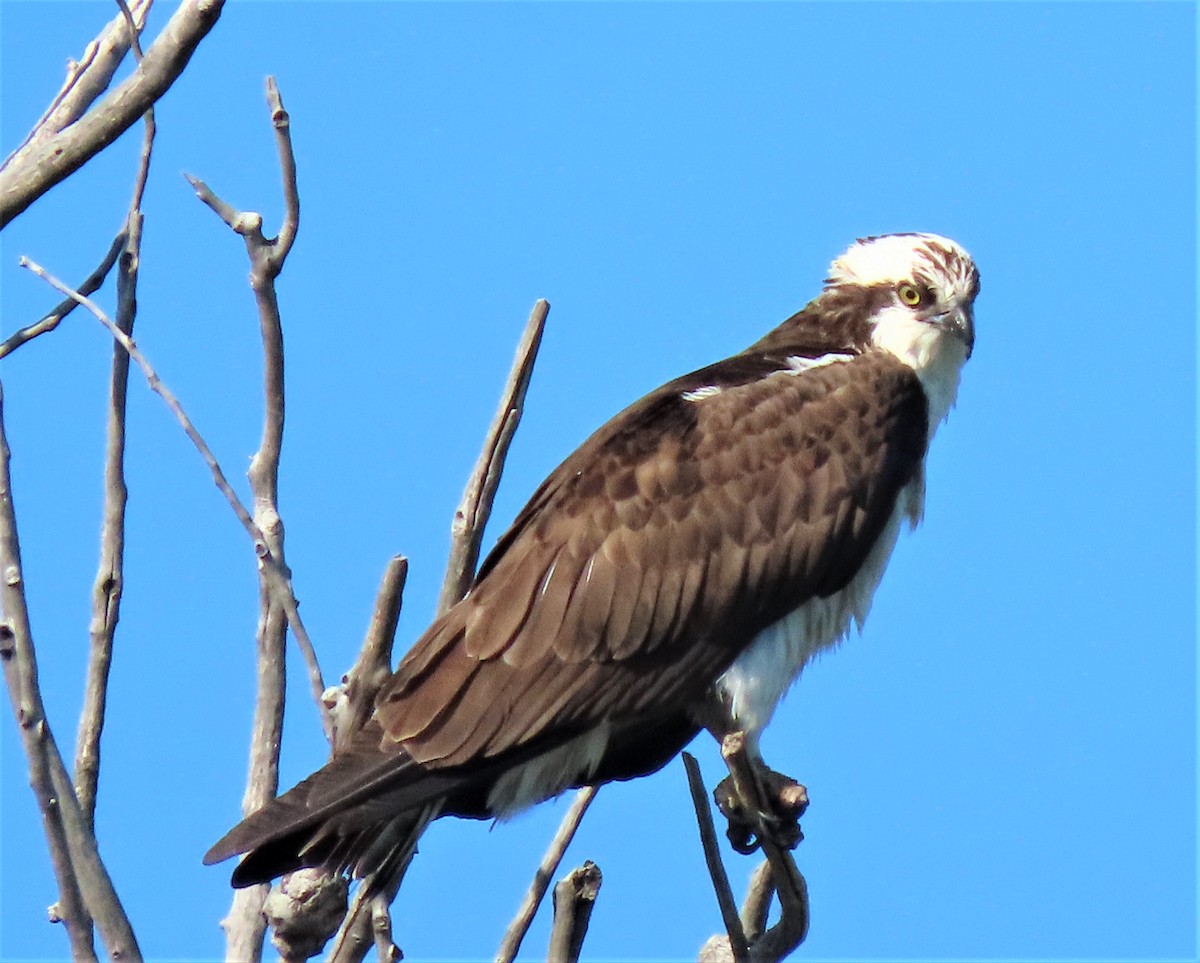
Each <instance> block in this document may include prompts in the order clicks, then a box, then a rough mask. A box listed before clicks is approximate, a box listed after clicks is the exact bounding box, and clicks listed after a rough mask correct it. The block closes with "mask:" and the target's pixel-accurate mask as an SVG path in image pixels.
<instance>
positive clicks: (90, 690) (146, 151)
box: [71, 0, 155, 827]
mask: <svg viewBox="0 0 1200 963" xmlns="http://www.w3.org/2000/svg"><path fill="white" fill-rule="evenodd" d="M117 3H118V4H119V5H120V7H121V12H122V15H123V16H124V18H125V22H126V25H127V28H128V36H129V44H130V46H131V47H132V49H133V54H134V57H135V58H136V59H137V61H138V62H139V63H140V62H141V60H142V49H141V44H140V43H139V42H138V30H139V29H140V27H139V25H138V23H137V22H136V20H135V18H134V14H133V13H132V12H131V10H130V8H129V5H128V4H127V3H126V2H125V0H117ZM154 135H155V121H154V108H153V107H151V108H150V109H149V110H147V111H146V115H145V134H144V135H143V138H142V150H141V154H140V158H139V162H138V168H137V174H136V176H135V177H134V186H133V198H132V200H131V201H130V204H129V212H128V214H127V215H126V218H125V227H124V229H123V230H122V232H121V234H122V235H123V236H124V237H125V238H126V243H125V245H124V250H123V251H122V252H121V256H120V264H121V266H120V270H119V272H118V274H117V318H116V323H117V327H118V328H120V329H121V330H122V331H124V332H125V333H126V334H127V335H132V334H133V323H134V318H135V316H136V314H137V282H138V271H139V268H140V265H141V248H142V219H143V218H142V197H143V196H144V194H145V190H146V181H147V179H148V177H149V173H150V158H151V155H152V153H153V150H154ZM71 303H72V304H74V302H73V301H72V302H71ZM128 389H129V354H128V352H126V351H125V350H124V349H123V348H122V347H121V346H120V345H117V344H114V345H113V360H112V374H111V377H110V379H109V404H108V425H107V429H106V433H107V441H106V444H105V465H104V510H103V522H102V524H101V530H100V564H99V568H98V570H97V572H96V580H95V583H94V585H93V588H92V622H91V626H90V632H89V634H90V643H91V644H90V651H89V655H88V668H87V682H86V684H85V686H84V703H83V709H82V711H81V712H80V716H79V732H78V735H77V736H76V740H75V793H76V795H77V796H78V798H79V807H80V809H81V810H82V811H83V816H84V819H86V820H87V823H88V826H89V827H94V822H95V813H96V791H97V784H98V782H99V778H100V737H101V734H102V733H103V730H104V716H105V710H106V707H107V702H108V674H109V669H110V667H111V665H112V654H113V642H114V639H115V636H116V630H117V622H118V620H119V619H120V612H121V594H122V591H123V589H124V558H125V505H126V502H127V500H128V497H129V491H128V488H127V487H126V485H125V401H126V397H127V394H128Z"/></svg>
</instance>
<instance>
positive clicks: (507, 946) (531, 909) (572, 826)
mask: <svg viewBox="0 0 1200 963" xmlns="http://www.w3.org/2000/svg"><path fill="white" fill-rule="evenodd" d="M596 791H597V790H596V787H595V786H585V787H584V788H583V789H580V790H579V791H578V792H577V793H575V799H574V800H573V801H572V803H571V807H570V808H569V809H568V810H567V812H566V814H565V815H564V816H563V819H562V822H561V823H560V824H559V827H558V832H557V833H555V834H554V838H553V839H552V840H551V841H550V848H549V849H547V850H546V855H545V856H543V857H542V862H541V865H539V866H538V868H537V872H536V873H534V875H533V882H532V883H531V884H530V886H529V892H528V893H526V894H525V899H524V900H523V901H522V903H521V906H520V908H519V909H518V910H517V915H516V916H515V917H514V918H513V921H512V922H511V923H510V924H509V926H508V929H507V931H505V933H504V938H503V939H502V940H501V941H500V948H499V949H498V950H497V951H496V963H512V961H513V960H514V959H515V958H516V955H517V952H518V951H519V950H520V949H521V941H522V940H523V939H525V934H526V933H528V932H529V927H530V926H531V925H532V923H533V918H534V916H535V915H536V914H537V911H538V907H539V906H540V905H541V903H542V900H543V899H544V898H545V896H546V890H547V889H548V888H549V886H550V880H551V879H553V878H554V874H555V873H556V872H557V871H558V864H559V863H561V862H562V858H563V854H564V853H566V851H567V847H568V846H569V845H571V840H572V839H574V837H575V831H576V830H577V829H578V828H579V823H580V822H581V821H582V820H583V814H584V813H586V812H587V809H588V806H590V805H591V804H592V800H593V799H595V798H596Z"/></svg>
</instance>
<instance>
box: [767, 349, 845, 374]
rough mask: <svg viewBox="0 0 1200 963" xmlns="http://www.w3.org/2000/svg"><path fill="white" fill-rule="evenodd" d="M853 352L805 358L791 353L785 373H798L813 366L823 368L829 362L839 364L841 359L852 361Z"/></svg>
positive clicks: (809, 369)
mask: <svg viewBox="0 0 1200 963" xmlns="http://www.w3.org/2000/svg"><path fill="white" fill-rule="evenodd" d="M853 357H854V355H852V354H823V355H821V356H820V357H818V358H805V357H803V356H802V355H791V356H790V357H789V358H788V359H787V368H785V369H784V371H783V374H789V375H798V374H803V373H804V372H805V371H811V370H812V369H813V368H823V367H825V365H827V364H837V363H838V362H839V361H850V360H851V359H852V358H853Z"/></svg>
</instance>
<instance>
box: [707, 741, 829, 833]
mask: <svg viewBox="0 0 1200 963" xmlns="http://www.w3.org/2000/svg"><path fill="white" fill-rule="evenodd" d="M747 742H748V740H747V737H746V734H745V733H744V732H741V731H735V732H729V733H727V734H726V735H725V736H724V737H723V738H722V739H721V756H722V757H723V758H724V759H725V764H726V765H727V766H728V767H729V776H727V777H726V778H725V779H723V780H721V782H720V783H719V784H718V786H717V788H716V790H715V791H714V792H713V799H714V801H715V802H716V804H717V808H718V809H720V810H721V812H722V813H723V814H724V816H725V818H726V819H727V820H728V821H729V828H728V830H727V835H728V837H729V842H730V844H731V845H732V846H733V848H734V849H736V850H737V851H738V852H739V853H743V854H746V853H752V852H754V851H755V850H757V849H758V848H759V846H760V845H761V841H762V839H763V838H764V837H766V838H769V839H770V840H771V841H772V842H774V843H775V844H776V845H777V846H779V847H781V848H783V849H786V850H790V849H795V847H796V845H797V844H798V843H799V842H800V840H802V839H803V838H804V834H803V833H802V832H801V831H800V817H801V816H802V815H804V811H805V809H807V808H808V791H807V790H806V789H805V788H804V786H802V785H801V784H800V783H798V782H797V781H796V780H795V779H792V778H791V777H790V776H785V775H783V774H782V773H779V772H776V771H775V770H773V769H770V768H768V766H767V765H766V763H764V762H763V761H762V757H761V756H759V754H758V753H757V752H754V751H752V750H751V749H750V747H749V746H748V745H747Z"/></svg>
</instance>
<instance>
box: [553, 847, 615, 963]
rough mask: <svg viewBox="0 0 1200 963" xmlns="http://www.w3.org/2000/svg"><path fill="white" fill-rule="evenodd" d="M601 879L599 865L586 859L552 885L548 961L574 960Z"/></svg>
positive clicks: (573, 962)
mask: <svg viewBox="0 0 1200 963" xmlns="http://www.w3.org/2000/svg"><path fill="white" fill-rule="evenodd" d="M603 882H604V877H603V875H602V874H601V872H600V867H599V866H597V865H596V864H595V863H593V862H592V861H591V860H590V859H589V860H586V861H585V862H584V864H583V865H582V866H578V867H576V868H575V869H573V870H571V872H569V873H567V875H566V876H564V877H563V878H562V879H561V880H559V881H558V883H556V884H555V886H554V893H553V898H554V922H553V924H552V925H551V927H550V944H549V948H548V950H547V952H546V959H547V960H550V961H551V963H578V960H579V951H580V949H581V948H582V947H583V938H584V937H585V936H587V930H588V923H589V922H590V920H591V918H592V910H593V909H594V908H595V906H596V897H597V896H598V895H599V894H600V885H601V884H602V883H603Z"/></svg>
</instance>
